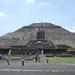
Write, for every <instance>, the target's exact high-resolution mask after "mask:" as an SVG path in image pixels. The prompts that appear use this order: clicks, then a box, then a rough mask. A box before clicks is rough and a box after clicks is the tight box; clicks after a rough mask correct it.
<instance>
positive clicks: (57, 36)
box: [0, 23, 75, 48]
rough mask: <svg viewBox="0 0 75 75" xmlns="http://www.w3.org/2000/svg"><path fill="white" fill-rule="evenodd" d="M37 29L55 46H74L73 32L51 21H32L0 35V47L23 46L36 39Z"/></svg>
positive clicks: (74, 34)
mask: <svg viewBox="0 0 75 75" xmlns="http://www.w3.org/2000/svg"><path fill="white" fill-rule="evenodd" d="M39 31H44V32H45V38H44V39H43V40H47V41H51V42H52V43H53V45H54V46H55V47H56V48H57V47H63V46H66V47H71V48H75V33H72V32H70V31H68V30H66V29H64V28H62V27H61V26H57V25H54V24H52V23H33V24H31V25H28V26H24V27H22V28H20V29H18V30H16V31H14V32H12V33H8V34H5V35H4V36H1V37H0V48H9V47H10V46H25V45H26V44H27V43H28V42H29V41H31V40H37V33H38V32H39ZM40 35H41V34H40Z"/></svg>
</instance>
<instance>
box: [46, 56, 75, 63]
mask: <svg viewBox="0 0 75 75" xmlns="http://www.w3.org/2000/svg"><path fill="white" fill-rule="evenodd" d="M47 59H48V60H49V61H53V62H55V63H66V64H75V58H74V57H47Z"/></svg>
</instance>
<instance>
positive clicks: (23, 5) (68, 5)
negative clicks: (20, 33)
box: [0, 0, 75, 36]
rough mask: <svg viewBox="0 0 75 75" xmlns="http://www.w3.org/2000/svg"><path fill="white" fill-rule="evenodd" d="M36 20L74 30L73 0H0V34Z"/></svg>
mask: <svg viewBox="0 0 75 75" xmlns="http://www.w3.org/2000/svg"><path fill="white" fill-rule="evenodd" d="M38 22H48V23H53V24H56V25H60V26H62V27H63V28H66V29H68V30H69V31H71V32H75V0H0V36H2V35H4V34H6V33H9V32H14V31H15V30H17V29H19V28H21V27H23V26H27V25H29V24H32V23H38Z"/></svg>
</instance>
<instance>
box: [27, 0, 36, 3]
mask: <svg viewBox="0 0 75 75" xmlns="http://www.w3.org/2000/svg"><path fill="white" fill-rule="evenodd" d="M26 1H27V2H28V3H34V2H35V0H26Z"/></svg>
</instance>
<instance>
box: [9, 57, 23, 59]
mask: <svg viewBox="0 0 75 75" xmlns="http://www.w3.org/2000/svg"><path fill="white" fill-rule="evenodd" d="M23 58H24V57H8V59H23Z"/></svg>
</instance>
